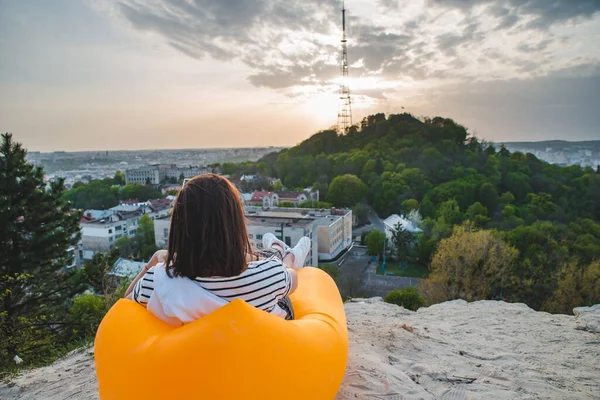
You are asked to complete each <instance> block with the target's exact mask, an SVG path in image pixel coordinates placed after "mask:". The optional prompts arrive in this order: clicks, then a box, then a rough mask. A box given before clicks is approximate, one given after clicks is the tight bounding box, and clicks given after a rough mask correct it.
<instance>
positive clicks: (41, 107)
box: [0, 0, 600, 153]
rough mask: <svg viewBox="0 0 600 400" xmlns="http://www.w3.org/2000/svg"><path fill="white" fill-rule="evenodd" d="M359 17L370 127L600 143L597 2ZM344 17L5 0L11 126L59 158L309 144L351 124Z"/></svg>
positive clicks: (1, 86)
mask: <svg viewBox="0 0 600 400" xmlns="http://www.w3.org/2000/svg"><path fill="white" fill-rule="evenodd" d="M575 3H576V4H575ZM345 6H346V10H347V11H346V12H347V14H346V15H347V21H346V22H347V31H346V32H347V37H348V59H349V64H350V68H349V75H350V79H349V85H350V92H351V96H352V99H353V122H354V123H355V124H356V123H359V122H360V120H361V119H362V118H363V117H365V116H367V115H370V114H374V113H378V112H383V113H385V114H388V115H389V114H394V113H401V112H408V113H411V114H412V115H414V116H415V117H417V116H425V115H427V116H431V117H435V116H443V117H447V118H451V119H453V120H455V121H456V122H457V123H459V124H461V125H463V126H465V127H466V128H468V129H469V132H470V133H471V134H472V135H474V136H477V137H478V138H480V139H482V140H486V141H490V142H494V143H505V142H532V141H533V142H538V141H548V140H566V139H567V138H568V139H570V140H572V141H588V140H594V139H596V138H598V137H600V131H599V129H598V126H600V114H598V113H597V112H596V108H597V104H599V103H600V48H599V47H598V46H597V45H596V43H597V42H598V41H599V39H600V24H599V23H598V22H599V21H600V3H598V2H597V1H594V0H578V1H577V2H573V1H567V0H559V1H555V2H546V1H543V0H526V1H517V0H489V1H483V0H471V1H468V2H466V1H465V2H456V1H454V0H419V1H408V0H402V1H393V0H378V1H377V2H376V3H372V2H369V1H366V0H349V1H346V2H345ZM341 8H342V2H341V1H333V0H327V1H325V2H316V1H314V0H311V1H308V2H304V3H302V6H301V5H299V3H289V2H283V1H282V0H256V1H254V2H253V3H251V4H250V3H249V2H243V1H241V0H233V1H231V2H227V3H224V2H218V1H214V0H203V1H196V2H194V1H186V2H180V1H174V0H156V1H153V2H148V3H146V2H138V1H134V0H110V1H106V2H102V3H100V2H92V1H85V2H72V1H68V0H57V1H55V2H52V3H50V2H42V1H39V0H38V1H36V0H23V1H7V2H2V3H0V47H1V48H2V52H3V65H2V68H0V121H1V122H0V131H1V132H11V133H13V134H14V137H15V140H16V141H18V142H21V143H23V146H24V147H25V148H27V149H29V150H30V151H40V152H44V153H45V152H53V151H67V152H77V151H106V150H108V151H118V150H123V151H146V150H158V149H164V150H177V149H190V148H194V149H220V148H254V147H269V146H273V147H291V146H294V145H296V144H298V143H300V142H301V141H303V140H305V139H307V138H309V137H310V136H312V135H313V134H315V133H317V132H318V131H320V130H324V129H328V128H329V127H331V126H335V124H336V121H337V112H338V108H339V103H338V102H339V99H338V97H339V95H338V94H337V91H338V85H339V83H340V78H339V61H340V52H341V47H340V39H341ZM133 149H136V150H133Z"/></svg>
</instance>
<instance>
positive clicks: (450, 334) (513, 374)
mask: <svg viewBox="0 0 600 400" xmlns="http://www.w3.org/2000/svg"><path fill="white" fill-rule="evenodd" d="M584 311H585V310H584ZM592 311H593V313H592V314H590V313H587V314H588V315H587V317H588V318H589V315H591V316H592V319H593V323H592V324H587V323H584V322H582V316H586V313H585V312H583V313H580V316H578V317H575V316H567V315H551V314H547V313H541V312H535V311H533V310H531V309H530V308H528V307H527V306H525V305H522V304H507V303H502V302H493V301H481V302H475V303H466V302H464V301H460V300H458V301H454V302H448V303H443V304H438V305H435V306H432V307H429V308H424V309H421V310H419V311H418V312H411V311H407V310H405V309H403V308H401V307H397V306H394V305H391V304H385V303H382V302H380V301H378V300H376V299H368V300H354V301H353V302H351V303H347V304H346V313H347V316H348V330H349V334H350V355H349V359H348V367H347V370H346V376H345V378H344V382H343V383H342V386H341V388H340V391H339V393H338V396H337V399H338V400H345V399H386V400H400V399H449V400H459V399H600V334H599V333H593V332H591V331H593V330H594V329H593V326H597V325H594V324H596V323H597V321H598V313H600V306H596V308H595V309H593V310H592ZM594 318H595V319H594ZM588 320H589V319H588ZM586 326H588V327H592V329H589V330H590V331H588V330H584V329H585V328H586ZM97 398H98V395H97V386H96V380H95V374H94V365H93V349H83V350H80V351H78V352H73V353H71V354H70V355H68V356H67V357H65V358H64V359H62V360H59V361H57V362H56V363H54V364H53V365H51V366H48V367H44V368H39V369H36V370H33V371H29V372H27V373H25V374H23V375H21V376H20V377H18V378H16V379H15V380H13V382H12V383H11V384H10V385H6V384H1V385H0V399H5V400H13V399H48V400H59V399H60V400H62V399H97Z"/></svg>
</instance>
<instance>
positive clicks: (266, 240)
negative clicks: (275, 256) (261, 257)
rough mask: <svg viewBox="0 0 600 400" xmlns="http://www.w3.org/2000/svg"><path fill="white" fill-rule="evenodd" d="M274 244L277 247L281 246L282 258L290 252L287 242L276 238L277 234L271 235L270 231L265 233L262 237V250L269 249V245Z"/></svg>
mask: <svg viewBox="0 0 600 400" xmlns="http://www.w3.org/2000/svg"><path fill="white" fill-rule="evenodd" d="M274 244H275V245H277V247H280V248H281V258H282V259H283V257H285V255H286V254H287V253H289V252H290V247H289V246H288V245H287V244H285V242H282V241H281V240H279V239H277V236H275V235H273V234H272V233H271V232H267V233H265V234H264V235H263V238H262V245H263V250H268V249H270V248H271V247H273V245H274Z"/></svg>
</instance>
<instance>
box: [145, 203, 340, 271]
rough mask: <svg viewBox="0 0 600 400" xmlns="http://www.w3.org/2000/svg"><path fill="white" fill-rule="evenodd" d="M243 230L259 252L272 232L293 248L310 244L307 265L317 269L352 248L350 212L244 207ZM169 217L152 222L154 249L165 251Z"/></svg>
mask: <svg viewBox="0 0 600 400" xmlns="http://www.w3.org/2000/svg"><path fill="white" fill-rule="evenodd" d="M245 210H246V219H247V225H246V229H247V231H248V235H249V237H250V241H251V244H252V246H253V247H254V248H257V249H262V238H263V236H264V234H265V233H267V232H271V233H273V234H274V235H275V236H277V237H278V238H279V239H280V240H282V241H283V242H285V243H286V244H287V245H288V246H290V247H293V246H295V245H296V244H297V243H298V240H300V238H301V237H302V236H307V237H309V238H310V239H311V241H312V246H313V247H312V249H311V252H310V254H309V255H308V257H307V261H306V265H318V262H319V260H331V259H334V258H336V257H337V256H338V255H340V253H341V252H342V251H343V250H345V249H347V248H349V247H350V245H351V244H352V210H342V209H331V210H317V209H306V208H276V209H271V210H263V209H262V207H261V208H256V207H252V206H249V207H246V208H245ZM169 230H170V217H163V218H158V219H155V220H154V235H155V240H156V246H157V247H158V248H162V249H164V248H166V247H167V241H168V239H169Z"/></svg>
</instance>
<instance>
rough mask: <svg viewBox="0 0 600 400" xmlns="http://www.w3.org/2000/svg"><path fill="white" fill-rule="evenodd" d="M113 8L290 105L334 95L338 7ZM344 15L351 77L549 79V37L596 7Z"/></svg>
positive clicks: (384, 9) (598, 5)
mask: <svg viewBox="0 0 600 400" xmlns="http://www.w3.org/2000/svg"><path fill="white" fill-rule="evenodd" d="M117 1H118V4H119V6H118V11H119V13H120V15H121V16H122V18H123V19H124V20H126V21H127V22H128V23H129V24H130V25H131V26H132V27H133V28H135V29H136V30H140V31H144V32H149V33H151V34H153V35H156V36H158V37H160V38H162V40H163V41H164V42H165V43H168V44H169V45H170V46H172V47H173V48H175V49H177V50H178V51H180V52H182V53H184V54H186V55H188V56H190V57H194V58H198V59H202V58H205V57H212V58H213V59H216V60H222V61H236V62H241V63H243V64H245V65H246V66H248V67H250V68H251V69H252V70H253V72H251V73H249V75H248V77H247V79H248V81H249V82H250V83H251V84H252V85H254V86H259V87H266V88H271V89H274V90H277V91H280V92H282V93H285V94H287V95H290V93H291V89H292V88H294V87H302V86H304V87H307V86H310V87H313V88H314V89H315V90H318V88H321V89H323V88H329V87H332V84H333V82H334V80H335V78H336V77H337V75H338V73H339V67H338V65H339V58H340V47H339V36H340V33H341V32H340V27H339V23H340V21H339V20H340V15H339V13H340V10H339V8H340V5H341V4H340V2H339V1H334V0H326V1H320V0H305V1H302V2H289V1H286V0H254V1H246V0H153V1H150V2H149V1H142V0H117ZM349 3H350V2H349ZM347 6H352V7H353V8H351V9H350V10H349V12H348V26H349V35H348V36H349V42H348V58H349V61H350V64H351V65H352V68H351V71H350V75H351V77H353V78H364V77H372V76H377V77H379V78H381V79H385V80H388V81H391V82H393V81H397V82H400V81H416V82H419V81H425V80H429V79H436V80H454V81H461V80H462V81H469V80H473V79H478V80H495V79H514V78H527V77H531V76H539V75H547V74H549V73H551V72H552V71H554V70H556V69H560V68H563V67H564V66H565V65H567V64H569V63H571V62H573V60H574V58H573V56H572V55H569V56H568V55H565V54H564V52H563V51H562V50H563V49H564V46H565V44H564V43H563V41H561V40H558V39H556V36H555V35H554V34H552V33H550V32H549V31H548V29H549V28H550V27H552V26H557V25H560V24H564V23H567V22H568V23H570V24H572V25H576V24H577V23H580V22H583V21H586V20H589V19H591V18H594V16H595V15H596V13H598V11H600V1H598V0H553V1H548V0H425V2H424V3H422V4H421V3H420V4H416V3H414V2H404V3H402V7H400V2H398V1H393V0H378V1H377V2H376V3H374V4H373V3H371V2H369V5H368V6H367V5H366V3H365V4H363V5H362V6H361V3H360V2H359V1H358V0H357V1H356V2H352V4H347ZM361 7H362V8H361ZM407 10H408V11H410V12H407ZM448 10H458V11H459V12H458V13H456V12H454V13H449V12H447V11H448ZM540 32H543V33H540ZM588 56H589V54H588ZM592 58H593V57H592ZM585 62H587V61H585V60H580V61H579V63H585ZM482 72H485V73H482ZM319 90H320V89H319ZM392 91H393V85H386V86H385V88H384V89H381V88H380V89H374V90H372V91H371V92H370V93H371V94H373V97H374V98H384V97H385V93H386V92H392Z"/></svg>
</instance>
